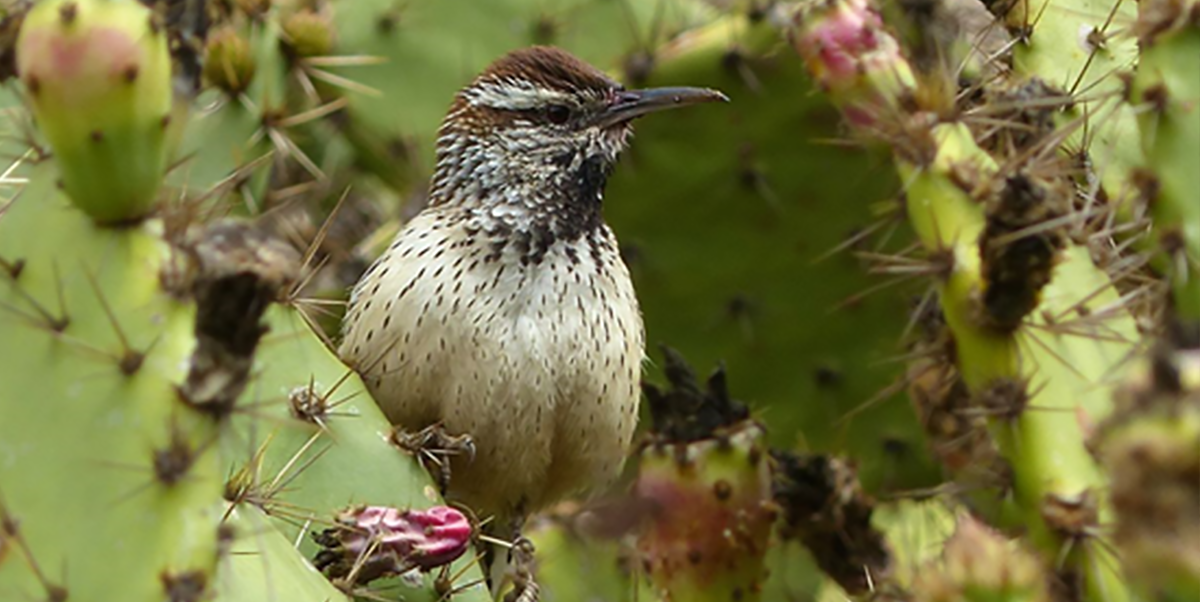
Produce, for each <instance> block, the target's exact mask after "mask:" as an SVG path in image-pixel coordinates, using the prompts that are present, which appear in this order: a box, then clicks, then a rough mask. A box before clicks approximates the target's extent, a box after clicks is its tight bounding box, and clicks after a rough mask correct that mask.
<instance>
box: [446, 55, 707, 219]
mask: <svg viewBox="0 0 1200 602" xmlns="http://www.w3.org/2000/svg"><path fill="white" fill-rule="evenodd" d="M719 100H727V99H726V98H725V96H724V95H723V94H721V93H720V92H717V91H714V90H708V89H701V88H654V89H646V90H626V89H625V88H624V87H623V86H621V85H620V84H618V83H617V82H615V81H613V80H612V79H610V78H608V77H607V76H606V75H604V73H602V72H601V71H600V70H598V69H596V68H595V67H592V66H591V65H589V64H587V63H585V62H583V61H581V60H580V59H578V58H576V57H574V56H572V55H571V54H569V53H567V52H564V51H562V50H559V49H557V48H551V47H544V46H537V47H532V48H524V49H520V50H516V51H514V52H511V53H509V54H507V55H505V56H504V57H501V58H500V59H498V60H496V61H495V62H494V63H492V64H491V65H490V66H488V67H487V68H486V69H485V70H484V71H483V73H481V74H480V75H479V76H478V77H476V78H475V80H474V81H473V82H471V83H470V84H469V85H467V86H466V87H465V88H463V89H462V90H460V91H459V92H458V95H457V96H456V97H455V100H454V104H453V105H452V106H451V108H450V111H449V112H448V113H447V115H446V118H445V120H444V121H443V122H442V126H441V129H440V130H439V131H438V140H437V168H436V171H435V174H434V179H433V189H432V197H433V202H435V203H443V202H447V203H460V204H464V205H472V206H480V205H492V204H503V205H506V206H508V207H509V208H510V209H513V210H517V209H518V208H519V207H527V208H528V209H531V210H535V211H536V210H538V209H540V208H544V207H539V205H546V204H550V205H554V204H556V203H557V204H561V203H565V202H575V203H578V202H583V203H595V204H597V205H598V204H599V196H600V194H601V192H602V189H603V186H604V181H605V178H606V177H607V175H608V173H609V171H610V170H611V168H612V166H613V164H614V163H615V162H616V160H617V156H618V155H619V154H620V152H621V150H622V149H623V148H624V147H625V144H626V142H627V141H628V138H629V136H630V134H631V132H632V125H631V123H632V121H633V120H634V119H635V118H637V117H640V116H642V115H645V114H647V113H651V112H655V111H659V110H663V109H669V108H673V107H680V106H685V105H690V104H696V103H701V102H710V101H719Z"/></svg>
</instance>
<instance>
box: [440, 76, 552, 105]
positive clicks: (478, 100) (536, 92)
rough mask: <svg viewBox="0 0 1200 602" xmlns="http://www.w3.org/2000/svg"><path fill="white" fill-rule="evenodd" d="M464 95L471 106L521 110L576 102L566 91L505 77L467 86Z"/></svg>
mask: <svg viewBox="0 0 1200 602" xmlns="http://www.w3.org/2000/svg"><path fill="white" fill-rule="evenodd" d="M463 97H464V98H466V99H467V102H468V103H469V104H470V105H471V106H476V107H478V106H483V107H489V108H493V109H504V110H509V111H521V110H526V109H533V108H537V107H542V106H546V105H547V104H553V103H560V104H574V99H573V98H572V97H571V95H570V94H568V93H566V92H560V91H558V90H550V89H547V88H542V87H539V86H536V85H534V84H533V83H531V82H528V81H525V80H514V79H505V80H501V81H484V82H479V83H477V84H475V85H474V86H471V87H470V88H467V89H466V90H465V91H464V92H463Z"/></svg>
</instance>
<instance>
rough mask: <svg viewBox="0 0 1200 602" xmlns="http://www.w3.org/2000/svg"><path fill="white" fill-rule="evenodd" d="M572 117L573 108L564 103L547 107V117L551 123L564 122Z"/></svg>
mask: <svg viewBox="0 0 1200 602" xmlns="http://www.w3.org/2000/svg"><path fill="white" fill-rule="evenodd" d="M570 118H571V109H568V108H567V107H564V106H563V105H550V106H548V107H546V119H549V120H550V123H557V124H563V123H566V122H567V120H568V119H570Z"/></svg>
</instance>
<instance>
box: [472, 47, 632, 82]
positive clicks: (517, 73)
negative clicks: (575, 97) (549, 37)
mask: <svg viewBox="0 0 1200 602" xmlns="http://www.w3.org/2000/svg"><path fill="white" fill-rule="evenodd" d="M509 78H518V79H524V80H528V81H530V82H533V83H534V84H537V85H539V86H544V87H546V88H549V89H552V90H563V91H574V90H586V89H592V90H605V89H613V88H620V87H621V86H620V84H618V83H617V82H615V81H613V80H611V79H609V78H608V76H606V75H604V73H603V72H601V71H600V70H599V69H597V68H595V67H593V66H591V65H589V64H587V63H585V62H583V61H582V60H580V59H578V58H576V57H575V56H574V55H572V54H570V53H569V52H566V51H565V50H561V49H559V48H554V47H552V46H531V47H528V48H521V49H518V50H514V51H512V52H510V53H508V54H506V55H504V56H502V57H500V58H498V59H496V60H495V61H494V62H493V63H492V64H491V65H489V66H488V67H487V69H484V71H483V73H481V74H480V75H479V78H478V80H477V81H499V80H504V79H509Z"/></svg>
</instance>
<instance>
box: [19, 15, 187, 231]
mask: <svg viewBox="0 0 1200 602" xmlns="http://www.w3.org/2000/svg"><path fill="white" fill-rule="evenodd" d="M167 46H168V44H167V36H166V34H165V33H164V32H163V31H162V28H161V27H160V26H159V25H157V23H156V21H155V19H154V16H153V14H152V13H151V11H150V10H149V9H147V8H146V7H144V6H142V5H141V4H139V3H137V2H134V1H133V0H50V1H47V2H42V3H39V4H37V5H36V6H35V7H34V8H33V9H31V10H30V11H29V14H28V16H27V17H26V18H25V23H24V25H23V26H22V28H21V32H20V35H19V37H18V40H17V70H18V73H19V74H20V77H21V81H22V82H23V83H24V85H25V95H26V99H27V102H28V104H29V105H30V107H31V109H32V111H33V115H34V118H35V119H36V121H37V125H38V128H39V130H40V131H41V133H42V134H43V135H44V136H45V140H46V141H47V142H48V143H49V145H50V149H51V150H52V152H53V154H54V156H55V157H56V158H57V159H58V165H59V169H60V172H61V173H60V176H61V184H62V187H63V189H64V190H65V191H66V193H67V196H68V197H69V198H70V200H71V202H72V203H73V204H74V205H75V206H77V207H79V208H80V209H82V210H83V211H84V212H85V213H87V214H88V215H89V216H91V217H92V219H94V220H95V221H97V222H99V223H102V224H116V223H127V222H130V221H135V220H137V219H139V218H142V217H144V216H145V215H146V214H148V213H149V212H150V210H151V208H152V206H153V203H154V200H155V198H156V195H157V193H158V187H159V184H160V182H161V181H162V177H163V172H164V169H165V164H166V159H165V156H166V153H165V150H164V149H165V145H164V141H165V137H166V126H167V122H168V119H167V115H168V113H169V111H170V108H171V62H170V56H169V54H168V50H167Z"/></svg>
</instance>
